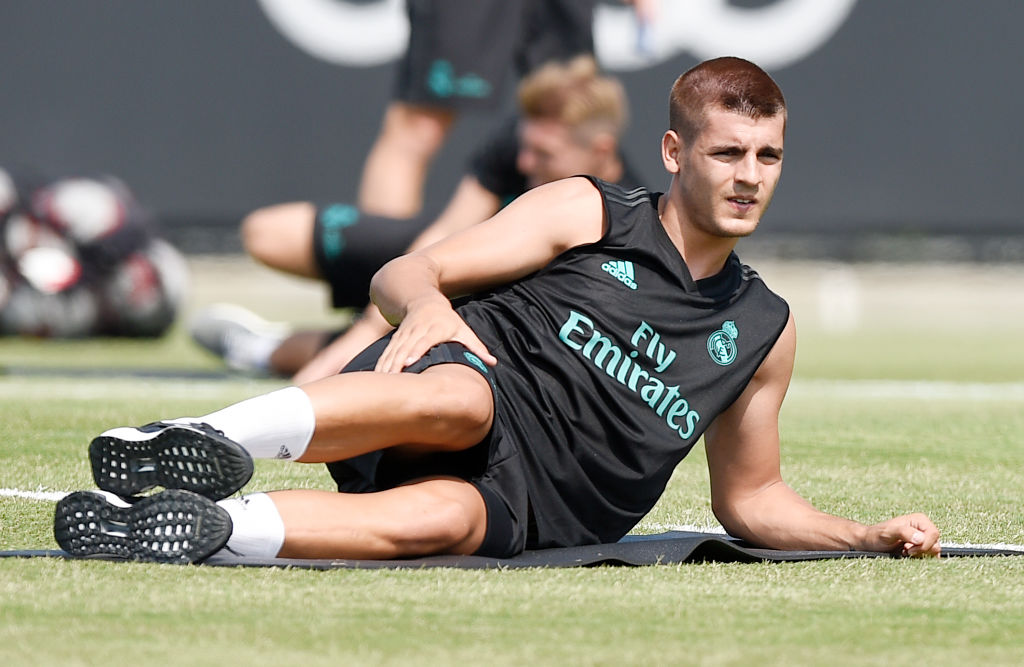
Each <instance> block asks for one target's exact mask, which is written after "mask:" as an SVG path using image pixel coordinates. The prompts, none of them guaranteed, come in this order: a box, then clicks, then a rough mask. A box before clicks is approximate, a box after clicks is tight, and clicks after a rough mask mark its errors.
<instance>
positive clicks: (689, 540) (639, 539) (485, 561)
mask: <svg viewBox="0 0 1024 667" xmlns="http://www.w3.org/2000/svg"><path fill="white" fill-rule="evenodd" d="M942 555H943V556H944V557H982V556H1024V547H1022V549H1021V550H1015V549H1006V548H998V549H991V548H981V547H943V549H942ZM0 557H3V558H31V557H49V558H67V559H72V558H76V557H75V556H72V555H70V554H68V553H67V552H64V551H60V550H35V551H32V550H23V551H0ZM893 557H894V556H893V555H892V554H888V553H879V552H875V551H780V550H778V549H760V548H757V547H752V546H749V545H747V544H746V543H744V542H742V541H740V540H737V539H735V538H732V537H729V536H727V535H720V534H714V533H691V532H683V531H672V532H668V533H660V534H657V535H627V536H626V537H625V538H623V540H622V541H621V542H617V543H615V544H594V545H588V546H582V547H566V548H562V549H539V550H536V551H526V552H524V553H522V554H520V555H518V556H515V557H514V558H487V557H484V556H429V557H426V558H410V559H407V560H340V559H339V560H329V559H299V558H239V557H236V556H231V555H229V554H215V555H214V556H211V557H210V558H208V559H207V560H206V561H204V563H203V565H208V566H213V567H285V568H298V569H305V570H335V569H368V570H373V569H425V568H435V567H453V568H460V569H473V570H476V569H522V568H529V567H593V566H596V565H612V566H614V565H618V566H622V565H628V566H640V565H671V564H677V563H704V562H715V563H759V562H794V561H808V560H831V559H835V558H893ZM100 560H116V559H113V558H110V559H107V558H101V559H100Z"/></svg>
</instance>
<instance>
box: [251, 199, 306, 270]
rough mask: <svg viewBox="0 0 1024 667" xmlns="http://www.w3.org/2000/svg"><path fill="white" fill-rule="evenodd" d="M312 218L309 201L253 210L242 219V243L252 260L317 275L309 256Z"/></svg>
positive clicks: (278, 267) (280, 268)
mask: <svg viewBox="0 0 1024 667" xmlns="http://www.w3.org/2000/svg"><path fill="white" fill-rule="evenodd" d="M315 217H316V207H315V206H313V204H311V203H309V202H294V203H289V204H277V205H275V206H268V207H265V208H261V209H257V210H255V211H253V212H252V213H250V214H249V215H247V216H245V218H244V219H243V220H242V225H241V235H242V245H243V246H244V248H245V251H246V252H247V253H249V255H250V256H251V257H252V258H253V259H255V260H257V261H258V262H261V263H263V264H265V265H267V266H269V267H271V268H274V269H278V270H281V271H286V272H288V273H293V274H296V275H300V276H305V277H310V278H314V277H317V275H318V273H319V272H318V270H317V267H316V262H315V260H314V257H313V226H314V222H315Z"/></svg>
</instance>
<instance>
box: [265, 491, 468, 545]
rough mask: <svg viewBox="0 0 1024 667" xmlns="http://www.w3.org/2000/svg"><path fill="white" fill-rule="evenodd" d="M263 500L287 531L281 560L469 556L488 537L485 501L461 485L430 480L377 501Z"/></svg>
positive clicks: (294, 494) (303, 495)
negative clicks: (273, 510) (274, 511)
mask: <svg viewBox="0 0 1024 667" xmlns="http://www.w3.org/2000/svg"><path fill="white" fill-rule="evenodd" d="M267 495H268V496H269V497H270V498H271V499H272V500H273V502H274V505H275V506H276V507H277V510H278V512H279V513H280V515H281V520H282V522H283V523H284V546H283V547H282V548H281V551H280V552H279V554H278V556H280V557H281V558H366V559H386V558H402V557H409V556H424V555H430V554H440V553H448V554H471V553H473V552H475V551H476V550H477V549H478V548H479V547H480V545H481V543H482V542H483V539H484V534H485V533H486V530H487V511H486V508H485V506H484V501H483V498H482V497H481V496H480V493H479V492H478V491H477V490H476V487H474V486H473V485H472V484H470V483H469V482H465V481H463V480H461V479H450V478H437V479H429V480H424V481H420V482H415V483H412V484H407V485H405V486H399V487H396V488H394V489H389V490H387V491H380V492H377V493H364V494H349V493H334V492H330V491H316V490H292V491H274V492H271V493H268V494H267Z"/></svg>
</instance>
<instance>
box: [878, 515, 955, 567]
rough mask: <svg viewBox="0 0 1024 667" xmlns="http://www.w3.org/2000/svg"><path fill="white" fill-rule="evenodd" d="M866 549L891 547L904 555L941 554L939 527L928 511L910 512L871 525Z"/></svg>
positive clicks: (887, 549) (888, 548)
mask: <svg viewBox="0 0 1024 667" xmlns="http://www.w3.org/2000/svg"><path fill="white" fill-rule="evenodd" d="M864 549H865V550H866V551H888V552H892V553H899V554H900V555H903V556H916V557H921V556H938V555H939V552H940V550H941V549H940V547H939V529H938V528H936V527H935V524H934V523H932V520H931V519H929V518H928V517H927V516H925V515H924V514H920V513H918V514H906V515H904V516H898V517H896V518H895V519H889V520H888V521H883V522H882V523H876V524H875V525H873V526H868V531H867V535H866V536H865V545H864Z"/></svg>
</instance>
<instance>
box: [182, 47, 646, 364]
mask: <svg viewBox="0 0 1024 667" xmlns="http://www.w3.org/2000/svg"><path fill="white" fill-rule="evenodd" d="M518 97H519V108H520V114H519V117H518V118H516V119H510V120H509V121H508V122H506V123H505V124H503V125H502V126H501V127H500V128H498V130H497V131H496V132H495V133H494V134H493V135H492V136H491V137H490V138H489V139H488V140H487V141H486V142H485V143H484V144H483V145H482V146H481V147H480V148H479V149H478V150H477V151H476V152H475V153H474V154H473V156H472V157H471V159H470V162H469V165H468V169H467V172H466V174H465V175H464V176H463V177H462V179H461V181H460V183H459V185H458V186H457V188H456V191H455V193H454V194H453V196H452V198H451V200H450V201H449V203H448V205H447V207H446V208H445V209H444V211H443V212H442V214H441V215H440V216H439V217H438V218H437V219H436V220H435V221H433V223H432V224H431V220H430V219H429V218H428V217H427V216H418V217H414V218H409V219H405V220H395V219H384V218H382V217H380V216H370V215H367V214H366V213H365V212H364V211H360V210H358V209H357V208H355V207H353V206H349V205H345V204H331V205H329V206H324V207H321V208H319V209H317V208H316V206H314V205H313V204H312V203H309V202H299V203H290V204H282V205H278V206H272V207H269V208H265V209H260V210H258V211H256V212H254V213H252V214H251V215H249V216H248V217H247V218H246V220H245V221H244V222H243V240H244V244H245V247H246V250H247V251H248V252H249V253H250V254H251V255H252V256H253V257H254V258H256V259H257V260H259V261H260V262H262V263H264V264H266V265H267V266H270V267H271V268H275V269H278V270H281V271H284V272H287V273H291V274H294V275H298V276H303V277H308V278H319V279H324V280H326V281H327V282H328V283H329V284H330V286H331V292H332V301H333V305H334V306H335V307H336V308H363V307H365V306H366V304H367V302H368V296H367V295H368V292H369V283H370V278H371V276H372V275H373V273H374V272H375V271H376V270H377V269H379V268H380V267H381V266H382V265H383V264H384V263H385V262H387V261H388V260H390V259H392V258H394V257H396V256H398V255H399V254H402V253H403V252H404V251H406V250H415V249H418V248H422V247H425V246H427V245H430V244H431V243H433V242H435V241H437V240H440V239H441V238H444V237H445V236H448V235H450V234H453V233H455V232H457V231H459V230H462V229H465V228H466V227H469V226H471V225H473V224H475V223H477V222H480V221H482V220H484V219H486V218H488V217H490V216H492V215H494V214H495V213H496V212H497V211H498V210H499V209H500V208H501V207H502V206H503V205H504V204H505V203H507V202H508V201H510V200H512V199H514V198H515V197H517V196H518V195H520V194H522V193H523V192H525V191H526V190H528V189H530V188H532V187H535V186H537V185H542V184H544V183H549V182H551V181H555V180H558V179H561V178H568V177H570V176H574V175H577V174H591V175H594V176H598V177H599V178H602V179H603V180H607V181H610V182H614V183H619V184H622V185H624V186H627V187H635V186H638V185H640V182H639V178H638V177H637V176H636V174H635V173H634V171H633V170H632V169H631V168H630V167H629V165H628V164H627V162H626V161H625V159H624V158H623V157H622V155H621V153H620V151H619V137H620V136H621V134H622V131H623V129H624V127H625V124H626V120H627V114H628V110H627V103H626V99H625V93H624V91H623V89H622V85H621V84H620V83H619V82H618V81H617V80H616V79H614V78H613V77H610V76H607V75H603V74H601V73H599V72H598V68H597V64H596V63H595V61H594V60H593V58H592V57H590V56H579V57H577V58H574V59H572V60H571V61H569V62H567V63H557V62H553V63H548V64H546V65H544V66H543V67H541V68H539V69H538V70H537V71H536V72H534V73H533V74H531V75H530V76H528V77H526V78H525V79H524V80H523V81H522V82H521V84H520V86H519V96H518ZM390 328H391V327H390V325H388V324H387V322H385V321H384V319H383V318H382V317H380V315H379V314H378V313H377V312H376V309H375V308H373V307H371V308H368V309H367V310H366V311H365V313H364V316H363V317H362V318H360V319H359V320H358V321H357V322H356V323H355V324H354V325H353V326H352V327H351V328H350V329H349V330H348V332H346V333H345V334H344V335H342V336H341V337H338V338H336V336H337V334H331V333H328V332H301V333H297V334H293V335H292V334H289V333H288V332H287V330H286V329H283V328H282V327H281V326H279V325H275V324H271V323H267V322H264V321H263V320H262V319H260V318H258V317H257V316H255V315H254V314H252V313H248V312H247V311H244V310H242V309H240V308H238V307H234V306H224V305H218V306H215V307H212V308H210V309H208V310H206V311H204V312H202V313H200V315H199V317H197V319H196V320H195V322H194V323H193V327H192V331H193V335H194V337H195V338H196V340H197V341H198V342H199V343H200V344H201V345H203V346H204V347H206V348H207V349H209V350H211V351H213V352H215V353H216V354H218V355H220V356H222V357H224V358H225V360H226V361H227V362H228V364H229V365H230V366H232V367H234V368H236V369H239V370H248V371H269V372H271V373H273V374H277V375H292V374H297V375H296V376H295V381H296V382H299V383H301V382H305V381H311V380H314V379H318V378H320V377H324V376H327V375H331V374H334V373H336V372H337V371H338V370H339V369H340V368H341V367H342V366H344V365H345V364H346V363H348V361H349V360H350V359H351V358H352V357H353V356H355V354H356V353H358V352H359V351H360V350H362V349H363V348H364V347H366V346H367V345H369V344H370V343H372V342H373V341H374V340H376V339H377V338H379V337H380V336H382V335H384V334H386V333H387V332H388V331H389V330H390ZM328 344H329V345H328ZM325 346H327V347H326V348H325Z"/></svg>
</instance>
